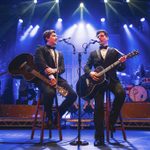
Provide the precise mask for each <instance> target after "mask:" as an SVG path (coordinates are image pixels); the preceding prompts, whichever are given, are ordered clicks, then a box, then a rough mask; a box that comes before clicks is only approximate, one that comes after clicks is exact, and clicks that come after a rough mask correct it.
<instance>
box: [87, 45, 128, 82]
mask: <svg viewBox="0 0 150 150" xmlns="http://www.w3.org/2000/svg"><path fill="white" fill-rule="evenodd" d="M99 56H100V57H99ZM99 56H98V54H97V51H96V50H95V51H92V52H91V53H90V56H89V58H88V61H87V63H86V65H85V67H84V71H85V73H86V74H89V73H90V72H91V69H92V67H94V68H96V67H98V66H102V67H103V68H106V67H108V66H109V65H111V64H113V63H114V62H115V61H117V60H118V59H119V58H120V54H119V53H118V52H117V51H116V50H115V48H108V52H107V54H106V57H105V60H104V59H103V58H102V56H101V53H100V51H99ZM124 69H125V63H121V64H119V65H117V66H116V67H114V68H113V69H111V70H110V71H108V72H107V73H106V76H107V78H109V79H113V80H119V79H118V77H117V74H116V71H122V70H124Z"/></svg>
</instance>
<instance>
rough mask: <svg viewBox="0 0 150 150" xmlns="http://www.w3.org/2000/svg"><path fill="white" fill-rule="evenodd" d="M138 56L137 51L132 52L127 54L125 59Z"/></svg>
mask: <svg viewBox="0 0 150 150" xmlns="http://www.w3.org/2000/svg"><path fill="white" fill-rule="evenodd" d="M138 54H139V51H138V50H134V51H132V52H130V53H129V54H127V55H126V56H127V58H132V57H133V56H136V55H138Z"/></svg>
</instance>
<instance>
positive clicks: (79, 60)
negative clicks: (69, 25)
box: [64, 40, 89, 146]
mask: <svg viewBox="0 0 150 150" xmlns="http://www.w3.org/2000/svg"><path fill="white" fill-rule="evenodd" d="M64 42H65V43H67V44H68V45H71V46H72V47H73V54H75V53H76V49H75V46H74V45H73V44H72V43H70V42H68V41H67V40H64ZM81 59H82V53H81V52H79V53H78V63H79V73H78V76H79V78H80V77H81ZM79 90H81V89H79ZM78 105H79V108H78V127H77V128H78V136H77V140H74V141H72V142H70V145H73V146H76V145H78V146H80V145H82V146H85V145H88V144H89V143H88V142H87V141H82V140H81V97H80V96H78Z"/></svg>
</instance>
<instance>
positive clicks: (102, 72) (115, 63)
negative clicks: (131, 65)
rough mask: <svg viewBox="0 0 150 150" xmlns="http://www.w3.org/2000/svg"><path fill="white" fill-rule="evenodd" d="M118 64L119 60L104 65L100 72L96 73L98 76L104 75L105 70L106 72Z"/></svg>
mask: <svg viewBox="0 0 150 150" xmlns="http://www.w3.org/2000/svg"><path fill="white" fill-rule="evenodd" d="M118 64H120V61H119V60H118V61H116V62H114V63H113V64H111V65H110V66H108V67H106V68H105V69H104V70H102V71H101V72H99V73H98V76H99V77H100V76H102V75H104V74H105V73H106V72H108V71H109V70H111V69H112V68H114V67H115V66H117V65H118Z"/></svg>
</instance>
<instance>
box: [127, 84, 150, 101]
mask: <svg viewBox="0 0 150 150" xmlns="http://www.w3.org/2000/svg"><path fill="white" fill-rule="evenodd" d="M129 97H130V99H131V100H132V101H133V102H143V101H145V100H146V99H147V98H148V97H147V91H146V89H145V88H144V87H142V86H134V87H133V88H131V90H130V92H129Z"/></svg>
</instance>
